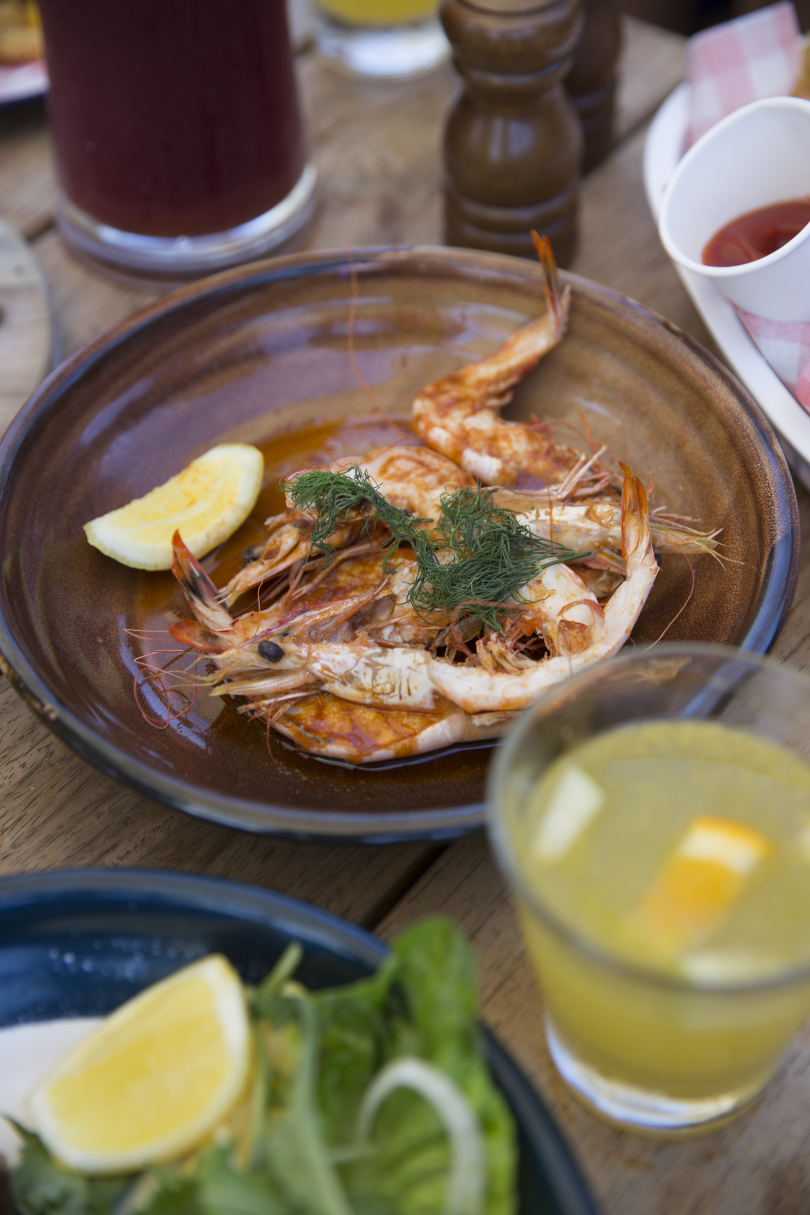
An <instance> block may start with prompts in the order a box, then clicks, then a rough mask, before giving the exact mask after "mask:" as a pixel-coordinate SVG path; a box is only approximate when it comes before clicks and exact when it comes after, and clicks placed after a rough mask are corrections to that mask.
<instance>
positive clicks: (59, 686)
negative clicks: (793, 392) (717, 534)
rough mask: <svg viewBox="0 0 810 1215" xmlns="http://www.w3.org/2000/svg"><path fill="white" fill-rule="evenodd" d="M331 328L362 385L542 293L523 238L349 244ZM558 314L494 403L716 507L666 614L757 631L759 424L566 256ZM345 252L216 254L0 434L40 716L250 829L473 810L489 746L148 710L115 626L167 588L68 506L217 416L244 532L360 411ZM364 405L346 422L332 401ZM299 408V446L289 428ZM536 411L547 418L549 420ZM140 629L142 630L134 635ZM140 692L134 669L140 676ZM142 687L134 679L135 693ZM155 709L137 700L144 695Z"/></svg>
mask: <svg viewBox="0 0 810 1215" xmlns="http://www.w3.org/2000/svg"><path fill="white" fill-rule="evenodd" d="M353 265H354V267H355V269H356V272H357V279H358V285H359V300H358V307H357V318H356V326H355V346H356V349H357V359H358V363H359V366H360V368H361V371H362V373H363V375H364V377H365V379H366V380H367V381H368V383H369V384H370V385H371V386H372V389H373V392H374V394H375V395H376V397H377V399H378V401H379V402H380V404H381V405H382V406H383V407H384V408H385V409H386V410H389V411H391V412H395V413H399V414H400V415H402V414H403V413H407V410H408V408H409V404H410V401H411V399H412V397H413V395H414V393H415V391H416V390H417V389H418V388H419V387H420V386H422V385H424V384H426V383H428V382H430V381H431V380H432V379H435V378H436V377H437V376H439V375H442V374H445V373H447V372H449V371H451V370H453V369H455V368H457V367H459V366H460V365H462V364H463V363H465V362H468V361H470V360H472V359H474V358H476V357H479V356H481V355H482V354H484V353H487V352H490V351H492V350H493V349H494V348H495V347H496V346H497V345H498V343H499V342H500V341H501V340H502V339H503V338H504V337H505V336H506V335H507V334H509V333H511V332H512V331H513V330H514V329H516V328H517V327H518V326H519V325H521V324H523V323H525V322H526V321H527V320H528V319H529V318H531V317H532V316H536V315H537V314H538V313H539V312H540V311H541V310H542V308H543V294H542V279H541V274H540V271H539V269H538V267H536V266H535V265H533V264H531V263H529V262H523V261H518V260H513V259H511V258H506V257H496V256H491V255H487V254H480V253H476V252H469V251H462V250H451V249H446V250H445V249H423V250H420V249H415V250H404V251H390V250H389V251H365V252H363V251H360V252H357V253H355V254H353ZM568 281H570V283H571V286H572V288H573V306H572V309H571V323H570V330H569V333H568V335H567V337H566V338H565V340H564V342H563V343H562V345H561V346H559V347H558V348H557V349H556V350H555V351H554V352H553V353H552V354H551V355H549V356H548V357H547V358H546V359H545V360H544V361H543V362H542V364H541V365H540V366H539V368H538V369H537V370H536V371H535V372H534V373H532V375H530V376H529V377H528V378H527V380H526V381H525V382H524V383H523V384H522V385H521V386H520V388H519V390H518V393H517V396H516V398H515V401H514V403H513V404H512V405H511V406H510V407H509V411H508V416H511V417H513V418H520V417H527V416H528V415H529V414H531V413H537V414H539V415H541V416H542V417H545V418H549V419H550V420H551V421H553V422H561V423H571V424H573V425H576V426H578V427H581V415H584V417H585V418H587V420H588V423H589V425H590V428H591V430H592V431H593V434H594V435H595V436H596V437H597V438H598V439H600V440H603V441H605V442H607V443H608V444H609V447H610V458H611V459H612V461H613V463H614V464H615V463H617V462H618V460H620V459H624V460H626V461H628V462H629V463H630V464H631V466H632V467H633V469H634V471H635V472H636V473H637V474H638V475H639V476H641V477H642V478H643V479H644V481H645V482H647V481H649V480H650V479H651V478H652V477H655V481H656V491H655V493H656V499H655V500H656V502H659V503H660V502H665V503H667V504H668V505H669V506H670V507H671V508H673V509H677V510H678V511H679V512H680V513H683V514H688V515H693V516H695V517H697V518H699V519H700V520H702V521H703V523H704V524H706V525H711V526H717V527H722V528H723V541H724V544H725V550H724V551H725V555H726V557H727V558H728V560H727V561H726V563H725V567H723V566H721V565H720V564H718V563H717V562H715V561H713V560H712V559H711V558H710V557H700V558H698V559H697V560H696V561H695V563H694V571H695V592H694V595H693V596H692V598H691V599H690V600H689V602H688V605H687V607H686V608H685V610H684V611H683V612H682V613H681V615H679V616H678V618H677V620H675V621H674V623H673V624H672V627H671V628H670V630H669V633H668V634H667V636H668V638H670V639H671V640H685V639H691V640H699V641H705V642H715V643H718V644H726V645H728V644H731V645H740V646H745V647H746V648H749V649H753V650H758V651H764V650H766V649H767V648H768V646H769V644H770V643H771V641H772V639H773V637H774V636H775V634H776V631H777V629H778V628H779V625H780V623H781V621H782V619H783V617H784V615H785V613H786V611H787V608H788V607H789V604H790V600H791V597H792V595H793V590H794V586H795V581H796V572H797V561H798V543H799V542H798V536H799V529H798V518H797V511H796V500H795V497H794V493H793V487H792V484H791V481H790V476H789V474H788V471H787V467H786V465H785V462H784V460H783V459H782V456H781V453H780V452H779V449H778V447H777V445H776V441H775V439H774V435H773V432H772V431H771V429H770V427H769V426H768V423H767V422H766V421H765V418H764V417H763V415H762V414H761V413H760V411H759V409H758V408H757V407H756V405H755V404H754V402H753V401H752V399H751V398H750V397H749V396H748V394H747V393H746V392H745V390H744V389H743V388H742V387H741V386H740V384H738V383H737V381H736V380H735V379H734V378H733V377H732V376H731V375H730V374H729V373H728V372H727V371H725V370H724V369H723V368H722V367H721V366H720V364H719V363H717V362H716V361H715V360H714V359H713V358H712V357H711V355H709V354H707V353H706V351H705V350H703V349H702V348H701V347H700V346H698V345H697V343H695V342H693V341H692V340H691V339H690V338H688V337H686V336H685V335H684V334H682V333H680V332H679V331H677V330H675V329H673V327H671V326H669V325H667V324H666V323H665V322H662V321H661V320H660V319H659V318H658V317H656V316H654V315H653V314H651V313H650V312H648V311H646V310H645V309H644V308H641V307H640V306H639V305H637V304H634V303H633V302H632V301H629V300H626V299H624V298H622V297H620V296H618V295H615V294H613V293H612V292H609V291H606V290H604V289H603V288H600V287H596V286H594V285H593V284H591V283H587V282H584V281H582V280H580V279H576V278H573V277H570V278H569V279H568ZM350 296H351V277H350V266H349V262H348V259H347V257H346V256H343V255H329V254H326V255H324V254H307V255H298V256H294V257H288V258H281V259H278V260H275V261H269V262H265V263H262V264H259V265H254V266H248V267H245V268H243V269H240V270H236V271H232V272H228V273H225V274H222V275H218V276H216V277H215V278H211V279H208V280H207V281H206V282H203V283H198V284H195V285H193V286H190V287H186V288H184V289H182V290H181V291H178V292H176V293H175V294H173V295H171V296H168V297H166V298H164V299H162V300H159V301H158V302H157V303H155V304H152V305H150V306H149V307H147V308H145V309H142V310H141V311H140V312H137V313H135V315H134V316H131V317H129V318H128V319H127V320H126V321H124V322H123V323H122V324H120V325H118V326H117V327H115V328H114V329H112V330H110V331H109V332H108V333H106V334H104V335H103V336H102V337H100V338H99V339H98V340H97V341H95V342H93V343H92V344H91V345H90V346H87V347H86V348H85V349H84V350H82V351H80V352H79V353H78V354H76V355H74V356H73V357H72V358H71V359H69V360H68V361H67V362H66V363H63V364H62V366H61V367H60V368H59V369H58V370H57V371H56V372H55V373H54V374H53V375H52V376H51V377H50V379H49V380H47V381H46V383H45V384H43V386H42V387H41V388H40V389H39V391H38V392H37V393H36V394H35V395H34V396H33V397H32V398H31V400H30V401H29V402H28V404H27V405H26V406H25V408H24V409H23V411H22V412H21V413H20V414H19V416H18V417H17V419H16V420H15V422H14V424H13V425H12V427H11V429H10V430H9V431H8V433H7V435H6V437H5V439H4V440H3V443H2V445H0V551H1V552H2V556H3V566H2V574H3V577H2V589H1V590H0V650H2V652H3V654H4V655H5V660H6V662H5V669H6V670H7V672H8V674H9V676H10V677H11V678H12V680H13V682H14V684H15V686H16V687H17V688H18V689H19V690H20V691H21V692H22V693H23V695H24V696H25V697H26V699H27V700H28V702H29V703H30V704H31V705H32V707H33V708H34V709H35V710H36V711H37V712H38V713H39V714H40V716H42V717H43V718H44V720H45V721H46V722H47V723H48V725H49V726H51V728H52V729H54V730H55V731H56V732H57V733H58V734H60V735H61V737H63V738H64V739H65V740H66V741H67V742H69V743H70V744H71V746H73V747H74V748H75V749H76V750H77V751H78V752H79V753H80V754H81V755H83V756H85V757H86V758H87V759H89V760H90V761H91V762H93V763H94V764H96V765H97V766H98V767H100V768H102V769H103V770H104V771H105V772H108V773H110V774H111V775H113V776H115V777H117V778H118V779H120V780H123V781H126V782H127V783H128V784H131V785H133V786H135V787H136V788H138V789H141V790H143V791H144V792H145V793H148V794H150V795H151V796H153V797H156V798H158V799H160V800H162V801H163V802H166V803H167V804H169V805H172V806H176V807H178V808H179V809H182V810H187V811H188V812H190V813H192V814H198V815H201V816H203V817H206V818H211V819H215V820H217V821H219V822H223V823H229V824H231V825H232V826H235V827H242V828H247V829H249V830H253V831H276V832H285V833H287V834H292V835H296V836H302V837H303V836H309V837H313V836H344V837H345V836H354V837H357V838H360V839H366V840H393V839H405V838H416V837H423V838H424V837H432V838H441V837H449V836H452V835H457V834H460V833H462V832H464V831H467V830H469V829H471V828H473V827H475V826H477V825H479V824H480V823H481V821H482V818H483V814H484V806H483V799H484V793H483V790H484V775H485V770H486V767H487V763H488V760H489V755H490V751H491V748H490V746H488V745H478V746H476V747H467V748H464V747H458V748H455V749H451V750H449V751H447V752H444V753H440V754H436V755H433V756H431V757H429V758H426V759H423V760H409V761H404V762H401V763H399V764H391V765H381V766H377V767H373V768H366V769H358V768H349V767H346V766H340V765H337V764H334V763H326V762H323V761H320V760H318V759H315V758H313V757H311V756H308V755H304V754H302V753H299V752H297V751H295V750H293V749H290V748H288V747H286V746H284V745H282V744H281V743H277V742H275V741H274V743H273V746H272V752H273V754H272V755H270V754H268V750H267V747H266V744H265V734H264V730H263V729H262V728H261V726H260V725H258V724H256V723H249V722H246V721H245V720H244V719H243V718H241V717H238V716H237V714H236V712H235V709H234V706H233V704H231V703H229V702H224V703H223V702H220V701H214V700H213V699H212V698H210V697H208V696H207V695H206V694H205V693H203V694H201V696H200V698H199V700H198V702H197V705H196V706H195V707H194V708H193V709H192V710H191V711H190V712H188V713H187V714H186V715H185V716H183V717H182V718H180V719H178V720H176V721H174V722H172V723H171V724H170V725H169V726H168V727H167V728H166V729H164V730H158V729H155V728H154V727H153V726H150V725H149V724H148V723H147V722H146V721H145V720H144V718H143V716H142V714H141V713H140V712H139V710H138V708H137V706H136V704H135V700H134V698H133V674H134V671H135V667H134V658H135V656H136V655H138V654H140V653H143V652H144V651H145V649H147V648H149V644H148V643H146V642H144V641H143V640H140V639H139V638H138V637H135V636H133V635H132V633H131V632H128V631H127V630H139V629H140V630H143V629H146V630H154V629H156V628H157V629H160V628H165V619H164V613H165V611H166V610H167V609H170V608H172V607H175V608H178V609H182V604H181V599H180V596H179V593H178V591H177V590H176V588H175V586H174V584H173V581H172V579H171V576H170V575H168V574H165V575H164V574H141V573H138V572H136V571H133V570H129V569H126V568H124V567H122V566H120V565H117V564H115V563H114V562H113V561H110V560H109V559H107V558H106V557H103V556H102V555H101V554H100V553H98V552H97V551H96V550H95V549H92V548H91V547H90V546H89V545H88V544H87V543H86V541H85V539H84V536H83V533H82V524H83V523H84V522H85V521H86V520H88V519H92V518H94V517H95V516H96V515H100V514H102V513H104V512H106V511H109V510H111V509H113V508H114V507H117V506H120V505H122V504H123V503H125V502H128V501H129V500H130V499H131V498H134V497H136V496H140V495H142V494H143V493H145V492H146V491H147V490H149V489H150V488H151V487H152V486H154V485H157V484H159V483H161V482H163V481H164V480H166V479H167V478H168V477H169V476H170V475H171V474H172V473H174V472H176V471H178V470H179V469H180V468H181V467H182V466H183V465H185V464H186V463H188V461H189V460H191V459H192V458H193V457H194V456H196V455H198V454H199V453H200V452H202V451H204V450H206V449H207V448H208V447H210V446H211V445H212V444H214V443H217V442H220V441H222V440H224V439H238V440H244V441H248V442H255V443H258V444H260V445H262V446H263V447H264V449H265V451H266V452H267V454H268V457H269V460H268V463H269V470H268V490H267V493H266V494H265V495H264V496H263V498H262V499H261V500H260V503H259V506H258V507H257V510H256V512H255V516H254V518H253V519H252V520H249V521H248V523H247V524H245V526H244V528H243V529H242V530H241V531H240V532H239V533H238V534H237V536H236V537H234V539H233V540H232V541H230V542H229V545H228V546H226V548H225V550H224V551H223V552H221V553H219V554H213V555H212V556H211V557H210V558H206V565H207V566H208V567H209V568H211V567H219V568H218V569H216V576H217V577H218V578H219V577H221V576H222V574H223V572H224V571H226V570H227V569H228V568H230V567H231V566H232V565H233V563H234V560H236V559H237V558H236V557H235V554H238V552H239V551H240V550H241V548H243V547H244V546H245V545H247V544H250V543H252V542H254V541H255V539H256V538H258V535H259V525H260V522H261V520H262V519H263V518H264V517H265V515H266V513H267V511H268V509H272V507H273V487H272V484H271V482H272V481H275V480H277V478H278V476H279V473H280V471H283V470H284V469H285V468H291V467H300V465H301V463H302V462H303V461H302V459H301V456H302V454H303V453H304V449H306V448H307V447H309V448H313V449H318V448H319V447H320V446H321V445H322V444H323V442H325V441H326V439H327V438H328V437H329V436H330V434H331V436H332V440H333V442H334V443H335V445H336V447H337V449H338V450H340V449H343V450H345V449H346V446H347V445H351V443H353V442H354V441H355V440H358V441H359V440H362V438H363V435H364V434H365V436H366V437H368V435H369V434H371V435H373V434H375V433H376V435H377V436H379V435H380V434H381V433H382V431H381V430H380V425H381V424H380V423H379V422H378V421H374V420H373V419H372V418H371V416H370V415H371V414H372V412H373V406H372V404H371V402H370V400H369V398H368V396H367V395H366V393H365V392H364V391H363V389H362V388H361V387H360V386H359V385H358V383H357V380H356V378H355V375H354V372H353V370H352V366H351V362H350V359H349V354H348V349H347V334H348V320H349V301H350ZM349 415H361V416H362V415H365V416H366V417H367V422H366V423H364V424H363V425H361V427H360V434H359V436H358V435H357V432H354V433H352V432H351V430H350V428H349V431H347V430H346V428H341V427H340V425H339V422H340V419H342V418H345V417H347V416H349ZM302 427H311V428H314V429H311V430H310V431H309V432H308V434H307V435H306V436H305V438H304V441H303V446H302V440H301V437H300V435H296V434H295V433H294V432H295V431H296V430H299V429H300V428H302ZM560 433H561V434H562V433H564V432H562V431H561V432H560ZM690 582H691V577H690V572H689V569H688V568H687V566H686V564H685V562H684V561H683V560H682V559H680V560H677V559H674V558H673V559H668V558H666V557H665V558H664V560H663V561H662V570H661V574H660V575H659V578H658V581H657V582H656V585H655V587H654V590H653V593H652V595H651V597H650V600H649V601H648V603H647V606H646V607H645V609H644V612H643V614H642V616H641V619H640V621H639V623H638V625H637V627H636V630H635V634H634V636H635V640H636V641H637V642H640V643H645V642H650V641H653V640H654V639H656V638H657V637H658V636H659V635H660V634H661V633H662V631H663V630H664V629H665V627H666V626H667V625H668V624H669V623H670V622H671V621H672V619H673V617H674V616H675V615H676V613H677V611H678V609H679V608H680V607H681V606H682V604H683V603H684V602H685V601H686V599H687V598H688V591H689V586H690ZM152 644H154V643H152ZM147 700H148V695H147ZM149 703H151V702H149ZM152 708H153V709H154V711H155V712H157V711H158V709H157V702H155V703H154V704H153V705H152Z"/></svg>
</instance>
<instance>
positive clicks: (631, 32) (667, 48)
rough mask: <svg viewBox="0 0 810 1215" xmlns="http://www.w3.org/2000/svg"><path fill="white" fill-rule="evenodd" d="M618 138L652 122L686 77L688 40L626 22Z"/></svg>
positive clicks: (657, 27) (628, 19)
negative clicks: (654, 115)
mask: <svg viewBox="0 0 810 1215" xmlns="http://www.w3.org/2000/svg"><path fill="white" fill-rule="evenodd" d="M622 34H623V44H622V55H621V59H620V61H619V89H618V94H617V97H616V134H617V136H618V138H619V139H620V140H621V139H624V138H626V136H627V135H628V134H630V133H631V132H632V131H634V130H635V129H636V127H637V126H639V125H640V124H641V123H642V122H644V121H646V119H648V118H651V117H652V115H653V114H654V113H655V111H656V110H657V109H658V107H659V105H660V104H661V102H662V101H663V100H664V98H665V97H668V96H669V94H670V93H671V92H672V90H673V89H674V88H675V86H676V85H678V84H680V82H681V81H682V80H683V78H684V76H685V75H686V39H685V38H682V37H681V36H680V34H673V33H671V32H670V31H669V30H665V29H662V28H661V26H660V25H651V24H650V23H649V22H648V21H638V20H637V19H636V18H635V17H627V16H625V17H623V18H622Z"/></svg>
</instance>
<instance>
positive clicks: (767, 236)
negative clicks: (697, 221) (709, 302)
mask: <svg viewBox="0 0 810 1215" xmlns="http://www.w3.org/2000/svg"><path fill="white" fill-rule="evenodd" d="M808 224H810V198H794V199H791V200H790V201H789V202H780V203H773V205H772V206H770V207H760V209H759V210H758V211H747V212H746V213H745V215H738V216H737V218H736V219H732V221H731V223H729V224H726V225H725V227H723V228H721V229H720V231H719V232H715V234H714V236H713V237H712V238H711V240H710V241H709V242H708V244H707V245H706V247H705V249H704V250H703V264H704V266H744V265H745V264H746V263H747V262H756V261H759V259H760V258H761V257H767V256H768V254H769V253H775V252H776V250H777V249H781V248H782V246H783V245H786V244H787V243H788V241H789V240H793V237H794V236H798V235H799V233H800V232H801V230H802V228H805V227H806V226H807V225H808Z"/></svg>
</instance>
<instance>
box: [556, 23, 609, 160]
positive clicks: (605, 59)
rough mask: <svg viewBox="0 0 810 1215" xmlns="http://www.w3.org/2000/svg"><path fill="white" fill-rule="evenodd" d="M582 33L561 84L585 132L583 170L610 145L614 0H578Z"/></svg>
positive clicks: (602, 155)
mask: <svg viewBox="0 0 810 1215" xmlns="http://www.w3.org/2000/svg"><path fill="white" fill-rule="evenodd" d="M582 15H583V18H584V21H583V26H582V34H581V35H580V39H579V42H578V43H577V49H576V51H575V53H574V63H573V67H572V68H571V71H570V72H569V74H568V76H567V77H566V80H565V87H566V88H567V89H568V92H569V93H570V95H571V99H572V101H573V103H574V105H575V106H576V107H577V111H578V113H579V117H580V120H581V122H582V132H583V134H584V136H585V160H584V162H583V165H582V172H583V173H590V171H591V169H595V168H596V166H597V165H600V164H601V163H602V161H603V160H606V159H607V157H608V156H609V154H610V150H611V148H612V147H613V116H614V111H615V102H616V80H617V73H616V63H617V61H618V58H619V50H620V48H621V26H620V23H619V9H618V6H617V4H616V0H582Z"/></svg>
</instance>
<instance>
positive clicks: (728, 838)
mask: <svg viewBox="0 0 810 1215" xmlns="http://www.w3.org/2000/svg"><path fill="white" fill-rule="evenodd" d="M772 851H773V845H772V844H771V842H770V840H768V839H766V837H765V836H764V835H762V834H761V833H760V832H759V831H757V830H755V829H754V828H753V827H749V826H747V825H746V824H745V823H738V822H735V821H734V820H732V819H727V818H715V817H712V816H710V815H700V816H699V817H698V818H695V819H693V820H692V822H691V823H690V824H689V827H688V828H687V831H686V834H685V835H684V836H683V837H682V838H681V840H680V841H679V842H678V844H677V846H676V848H675V850H674V852H673V853H672V855H671V856H670V857H669V859H668V861H667V862H666V864H665V865H664V867H663V869H662V870H661V872H660V873H659V875H658V877H657V878H656V880H655V881H654V882H653V884H652V886H651V888H650V889H649V890H648V891H647V894H646V896H645V898H644V900H643V902H642V903H641V906H640V907H639V909H638V912H637V917H636V918H637V922H638V923H639V924H640V925H641V926H643V927H645V928H647V929H649V930H651V931H653V932H655V933H656V934H657V935H658V936H659V937H660V939H661V940H662V941H666V942H667V944H668V945H669V946H670V947H671V948H673V949H675V950H684V949H688V948H690V947H692V946H694V945H696V944H698V943H699V942H700V941H701V940H702V939H703V938H704V937H705V936H707V935H708V934H709V933H710V932H711V931H712V930H713V929H714V928H715V927H716V926H717V925H718V924H719V923H720V922H721V920H722V919H723V918H724V917H725V916H726V915H727V914H728V913H729V911H730V910H731V908H732V907H733V905H734V904H735V903H736V902H737V900H738V899H739V898H740V896H741V895H742V893H743V891H744V889H745V886H746V884H747V882H748V880H749V878H750V877H751V875H752V874H753V872H754V870H755V869H756V867H757V866H758V865H759V864H760V863H761V862H762V861H763V860H764V859H765V857H767V856H768V855H769V854H770V853H771V852H772Z"/></svg>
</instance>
